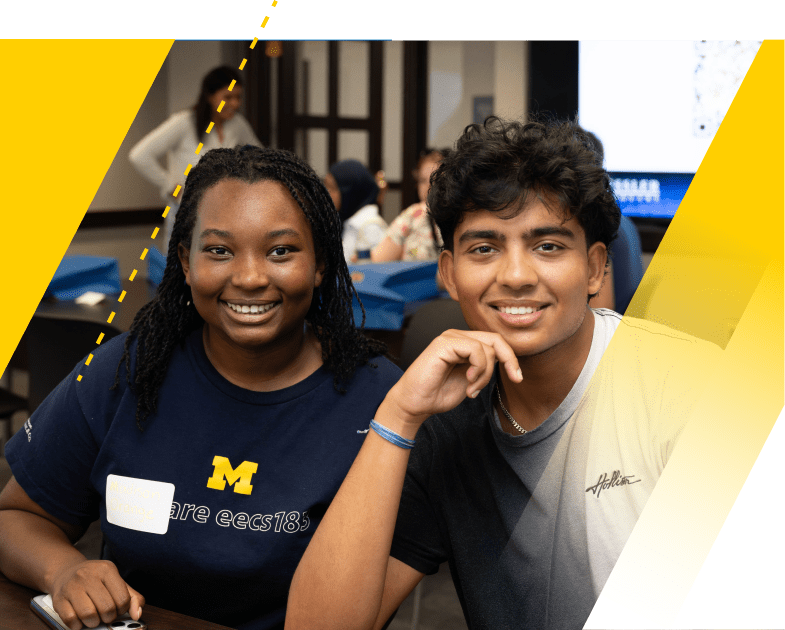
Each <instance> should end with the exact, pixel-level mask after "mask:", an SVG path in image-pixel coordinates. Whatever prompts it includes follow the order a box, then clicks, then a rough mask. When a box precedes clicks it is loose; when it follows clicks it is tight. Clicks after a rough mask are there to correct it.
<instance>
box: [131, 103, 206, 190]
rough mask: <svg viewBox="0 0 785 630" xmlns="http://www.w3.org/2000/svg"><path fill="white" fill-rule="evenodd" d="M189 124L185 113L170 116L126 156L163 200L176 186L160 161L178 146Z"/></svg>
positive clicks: (189, 119)
mask: <svg viewBox="0 0 785 630" xmlns="http://www.w3.org/2000/svg"><path fill="white" fill-rule="evenodd" d="M190 124H191V118H190V116H188V115H187V114H186V113H182V114H178V115H175V116H170V117H169V118H168V119H167V120H165V121H164V122H163V123H162V124H160V125H159V126H158V127H156V128H155V129H153V130H152V131H151V132H150V133H148V134H147V135H146V136H145V137H144V138H142V139H141V140H140V141H139V142H137V143H136V144H135V145H134V147H133V149H131V152H130V153H129V154H128V159H129V160H130V161H131V164H132V165H133V167H134V168H135V169H136V170H137V171H138V172H139V174H140V175H141V176H142V177H144V178H145V179H146V180H147V181H149V182H150V183H151V184H154V185H155V186H156V187H157V188H158V191H159V193H160V195H161V197H162V198H163V199H169V198H171V196H172V193H173V192H174V189H175V186H176V184H175V183H173V182H172V181H171V179H170V177H169V173H168V172H167V170H166V169H165V168H164V167H163V166H162V165H161V160H162V159H163V158H164V157H166V154H167V153H168V152H169V151H171V150H173V149H174V148H175V147H177V145H178V144H180V142H181V141H182V139H183V136H184V135H185V134H186V133H188V131H189V130H188V126H189V125H190ZM195 148H196V147H194V149H195Z"/></svg>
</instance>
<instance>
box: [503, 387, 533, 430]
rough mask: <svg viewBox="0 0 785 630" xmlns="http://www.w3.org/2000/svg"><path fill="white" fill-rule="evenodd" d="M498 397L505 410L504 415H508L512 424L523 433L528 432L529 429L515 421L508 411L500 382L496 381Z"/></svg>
mask: <svg viewBox="0 0 785 630" xmlns="http://www.w3.org/2000/svg"><path fill="white" fill-rule="evenodd" d="M496 398H498V399H499V406H500V407H501V408H502V411H503V412H504V415H505V416H507V420H509V421H510V423H511V424H512V426H514V427H515V428H516V429H517V430H518V431H520V432H521V433H528V431H527V430H526V429H524V428H523V427H522V426H521V425H520V424H518V423H517V422H515V418H513V417H512V415H511V414H510V412H509V411H507V407H505V406H504V403H503V402H502V393H501V391H500V390H499V384H498V383H496Z"/></svg>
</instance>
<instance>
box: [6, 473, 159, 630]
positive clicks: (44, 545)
mask: <svg viewBox="0 0 785 630" xmlns="http://www.w3.org/2000/svg"><path fill="white" fill-rule="evenodd" d="M85 529H86V528H84V527H81V526H77V525H72V524H70V523H66V522H65V521H62V520H60V519H58V518H55V517H54V516H52V515H51V514H49V513H47V512H46V511H45V510H44V509H43V508H41V507H40V506H39V505H38V504H37V503H35V501H33V500H32V499H31V498H30V497H29V496H28V495H27V493H26V492H25V491H24V489H23V488H22V487H21V486H20V485H19V484H18V483H17V481H16V479H15V478H13V477H12V478H11V480H10V481H9V482H8V484H7V485H6V487H5V488H4V489H3V492H2V493H0V572H2V573H3V574H4V575H5V576H6V577H7V578H8V579H10V580H13V581H14V582H18V583H19V584H24V585H25V586H29V587H30V588H33V589H36V590H39V591H42V592H45V593H51V594H52V600H53V603H54V608H55V612H57V614H58V615H60V617H61V618H62V619H63V621H65V622H66V624H67V625H68V627H69V628H71V629H72V630H78V629H79V628H81V627H82V625H83V624H84V625H85V626H88V627H94V626H96V625H98V623H100V622H101V621H103V622H104V623H109V622H111V621H113V620H114V619H115V618H116V617H117V615H121V614H123V613H125V612H130V614H131V617H132V618H134V619H139V617H140V616H141V614H142V606H144V597H142V595H140V594H139V593H138V592H137V591H135V590H134V589H132V588H131V587H130V586H128V585H127V584H126V583H125V582H124V581H123V579H122V578H121V577H120V574H119V573H118V572H117V568H116V567H115V565H114V564H113V563H111V562H108V561H104V560H88V559H87V558H85V556H84V555H82V554H81V553H80V552H79V551H77V550H76V548H75V547H74V546H73V543H74V542H75V541H77V540H78V539H79V538H81V536H82V535H83V534H84V532H85Z"/></svg>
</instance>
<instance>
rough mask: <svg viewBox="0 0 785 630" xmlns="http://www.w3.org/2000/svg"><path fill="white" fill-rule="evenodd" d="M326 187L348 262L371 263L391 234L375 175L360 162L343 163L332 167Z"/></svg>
mask: <svg viewBox="0 0 785 630" xmlns="http://www.w3.org/2000/svg"><path fill="white" fill-rule="evenodd" d="M324 184H325V186H327V190H328V191H329V193H330V197H332V200H333V203H334V204H335V209H336V210H337V211H338V216H339V218H340V220H341V225H342V226H343V253H344V256H345V257H346V262H358V260H360V261H364V262H370V258H371V250H372V249H373V248H374V247H376V245H378V244H379V242H380V241H381V240H382V239H383V238H384V234H385V232H386V231H387V223H386V222H385V221H384V219H382V217H381V216H380V215H379V206H378V205H377V204H376V200H377V197H378V196H379V186H378V185H377V183H376V179H375V178H374V176H373V175H371V173H370V172H369V171H368V169H367V168H365V167H364V166H363V165H362V164H361V163H360V162H358V161H357V160H343V161H341V162H336V163H335V164H333V165H332V166H331V167H330V172H329V173H328V174H327V175H326V176H325V178H324Z"/></svg>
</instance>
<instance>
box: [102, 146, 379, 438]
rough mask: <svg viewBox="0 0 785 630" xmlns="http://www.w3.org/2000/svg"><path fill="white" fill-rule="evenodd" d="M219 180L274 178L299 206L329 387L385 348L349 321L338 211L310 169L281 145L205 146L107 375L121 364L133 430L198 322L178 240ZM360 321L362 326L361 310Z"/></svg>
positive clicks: (310, 318)
mask: <svg viewBox="0 0 785 630" xmlns="http://www.w3.org/2000/svg"><path fill="white" fill-rule="evenodd" d="M225 179H236V180H239V181H243V182H246V183H249V184H253V183H256V182H260V181H276V182H280V183H281V184H283V185H284V186H285V187H286V188H287V190H288V191H289V193H290V194H291V196H292V198H293V199H294V200H295V201H296V202H297V205H299V206H300V209H301V210H302V211H303V214H304V215H305V218H306V220H307V221H308V224H309V225H310V227H311V232H312V235H313V241H314V247H315V252H316V259H317V261H319V262H320V263H323V264H324V277H323V280H322V283H321V285H320V286H319V287H318V288H316V289H314V294H313V299H312V301H311V306H310V308H309V310H308V313H307V314H306V316H305V319H306V321H307V322H309V323H310V325H311V327H312V329H313V331H314V333H315V334H316V337H317V339H318V340H319V342H320V344H321V348H322V361H323V363H324V366H325V368H327V369H328V370H329V371H330V372H332V374H333V385H334V387H335V388H336V390H338V391H340V392H345V391H346V390H345V385H346V384H347V383H348V381H349V380H350V379H351V377H352V375H353V374H354V371H355V370H356V368H357V367H358V366H359V365H364V364H365V363H367V362H368V360H369V359H370V358H372V357H374V356H378V355H381V354H383V353H385V351H386V348H385V346H384V344H383V343H381V342H379V341H375V340H371V339H368V338H366V337H365V336H364V335H363V334H362V332H361V331H360V330H358V329H357V328H356V327H355V324H354V316H353V312H352V298H353V297H356V295H357V293H356V291H355V289H354V286H353V285H352V281H351V278H350V276H349V269H348V267H347V266H346V261H345V259H344V255H343V248H342V247H341V225H340V221H339V218H338V213H337V212H336V210H335V207H334V206H333V203H332V200H331V199H330V196H329V194H328V193H327V190H326V189H325V187H324V184H323V183H322V182H321V180H320V179H319V178H318V177H317V175H316V173H314V171H313V169H311V167H310V166H308V165H307V164H306V163H305V162H303V161H302V160H301V159H300V158H298V157H297V156H296V155H294V154H293V153H290V152H289V151H282V150H274V149H264V148H259V147H254V146H251V145H246V146H244V147H237V148H235V149H213V150H212V151H208V152H207V153H205V154H204V156H203V157H202V159H201V160H200V161H199V163H198V164H197V165H196V166H195V167H194V168H192V169H191V171H190V173H189V174H188V178H187V179H186V182H185V190H184V192H183V199H182V203H181V205H180V209H179V211H178V212H177V216H176V218H175V223H174V227H173V229H172V237H171V239H170V241H169V249H168V253H167V257H166V269H165V270H164V275H163V280H162V281H161V284H160V285H159V286H158V290H157V292H156V294H155V297H154V298H153V299H152V300H151V301H150V302H149V303H148V304H146V305H145V306H143V307H142V308H141V309H140V310H139V312H138V313H137V314H136V317H135V318H134V321H133V324H132V325H131V329H130V331H129V334H128V337H127V338H126V340H125V347H124V351H123V355H122V357H121V359H120V364H119V365H118V366H117V371H116V373H115V382H114V387H116V386H117V385H118V383H119V378H120V367H121V366H122V365H123V364H125V369H126V380H127V382H128V383H129V386H130V387H131V389H132V391H134V393H135V394H136V395H137V406H136V424H137V426H138V427H139V429H140V430H142V428H143V427H142V425H143V423H144V422H145V420H146V419H147V418H148V416H149V415H150V414H151V413H153V412H154V411H155V409H156V406H157V403H158V391H159V389H160V387H161V384H162V383H163V380H164V377H165V375H166V371H167V368H168V366H169V361H170V359H171V357H172V353H173V352H174V350H175V348H176V346H177V345H178V344H182V343H183V342H184V340H185V338H186V337H187V336H188V335H189V334H190V333H191V332H192V331H194V330H196V329H198V328H200V327H201V326H202V325H203V323H204V320H203V319H202V318H201V316H200V315H199V313H198V312H197V310H196V308H195V307H194V305H193V303H192V301H191V289H190V287H189V286H188V285H187V284H186V283H185V277H184V273H183V269H182V266H181V264H180V260H179V257H178V245H180V244H182V245H183V246H185V247H186V248H190V246H191V237H192V234H193V229H194V226H195V224H196V215H197V211H198V207H199V202H200V201H201V199H202V196H203V195H204V193H205V191H206V190H207V189H209V188H210V187H212V186H214V185H215V184H217V183H218V182H220V181H222V180H225ZM358 301H359V299H358ZM362 323H363V325H364V324H365V310H364V309H363V322H362ZM134 340H136V341H137V349H136V366H135V370H134V373H133V377H132V375H131V353H130V348H131V344H132V342H133V341H134Z"/></svg>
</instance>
